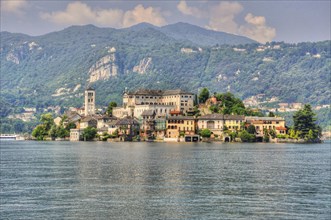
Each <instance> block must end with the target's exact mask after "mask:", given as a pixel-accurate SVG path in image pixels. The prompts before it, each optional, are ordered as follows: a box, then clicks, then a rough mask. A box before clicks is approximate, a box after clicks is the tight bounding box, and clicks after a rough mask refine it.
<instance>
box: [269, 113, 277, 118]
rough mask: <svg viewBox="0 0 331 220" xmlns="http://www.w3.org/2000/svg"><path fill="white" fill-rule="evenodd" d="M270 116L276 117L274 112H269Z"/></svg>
mask: <svg viewBox="0 0 331 220" xmlns="http://www.w3.org/2000/svg"><path fill="white" fill-rule="evenodd" d="M268 117H276V116H275V114H274V113H273V112H269V114H268Z"/></svg>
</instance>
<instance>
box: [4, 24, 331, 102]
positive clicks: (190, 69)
mask: <svg viewBox="0 0 331 220" xmlns="http://www.w3.org/2000/svg"><path fill="white" fill-rule="evenodd" d="M330 61H331V60H330V41H324V42H317V43H299V44H285V43H275V42H274V43H270V44H267V45H260V44H258V43H256V42H255V41H253V40H250V39H248V38H245V37H241V36H236V35H231V34H226V33H221V32H215V31H210V30H206V29H203V28H200V27H197V26H194V25H190V24H185V23H177V24H173V25H168V26H164V27H161V28H159V27H155V26H153V25H150V24H146V23H142V24H139V25H135V26H133V27H130V28H126V29H114V28H98V27H96V26H93V25H86V26H72V27H69V28H66V29H64V30H62V31H58V32H53V33H49V34H46V35H42V36H38V37H32V36H28V35H24V34H13V33H9V32H1V93H2V94H1V99H2V100H1V102H4V103H10V104H12V105H13V106H36V105H39V106H49V105H63V106H69V105H73V106H80V105H82V103H83V99H82V94H83V91H84V88H86V86H87V85H88V84H90V85H91V86H93V87H94V88H96V91H97V103H98V104H99V105H107V104H108V103H109V102H110V101H117V102H121V94H122V92H123V90H124V89H125V88H129V89H130V90H134V89H138V88H142V87H145V88H155V89H156V88H157V89H175V88H182V89H185V90H188V91H191V92H195V93H197V91H198V89H199V88H201V87H208V88H209V89H210V90H211V91H212V92H216V91H217V92H225V91H231V92H233V93H235V94H236V95H237V96H239V97H241V98H246V97H249V96H252V95H257V94H260V93H264V94H265V95H266V96H267V97H273V96H276V97H278V98H279V99H280V101H283V102H307V103H312V104H327V103H329V100H330V91H329V89H327V88H330V63H331V62H330Z"/></svg>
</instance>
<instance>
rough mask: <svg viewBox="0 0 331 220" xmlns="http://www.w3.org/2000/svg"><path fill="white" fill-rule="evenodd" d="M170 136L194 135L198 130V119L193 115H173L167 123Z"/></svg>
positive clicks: (168, 135) (167, 134) (167, 135)
mask: <svg viewBox="0 0 331 220" xmlns="http://www.w3.org/2000/svg"><path fill="white" fill-rule="evenodd" d="M166 128H167V132H166V137H168V138H179V137H180V135H181V134H183V135H193V134H195V131H196V119H195V118H194V117H193V116H171V117H169V118H167V124H166Z"/></svg>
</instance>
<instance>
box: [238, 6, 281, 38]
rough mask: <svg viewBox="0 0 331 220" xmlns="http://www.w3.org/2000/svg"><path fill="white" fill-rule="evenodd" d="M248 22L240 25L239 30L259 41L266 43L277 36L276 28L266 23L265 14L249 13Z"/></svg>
mask: <svg viewBox="0 0 331 220" xmlns="http://www.w3.org/2000/svg"><path fill="white" fill-rule="evenodd" d="M245 21H246V22H247V24H245V25H242V26H240V27H239V30H238V32H239V33H240V34H242V35H245V36H247V37H249V38H252V39H254V40H256V41H258V42H261V43H265V42H268V41H271V40H272V39H273V38H274V37H276V29H275V28H272V27H268V26H267V25H266V21H265V18H264V17H263V16H254V15H253V14H251V13H248V14H247V15H246V17H245Z"/></svg>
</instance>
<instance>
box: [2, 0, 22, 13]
mask: <svg viewBox="0 0 331 220" xmlns="http://www.w3.org/2000/svg"><path fill="white" fill-rule="evenodd" d="M26 6H27V1H26V0H6V1H1V11H4V12H9V13H15V14H22V13H23V9H24V8H25V7H26Z"/></svg>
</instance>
